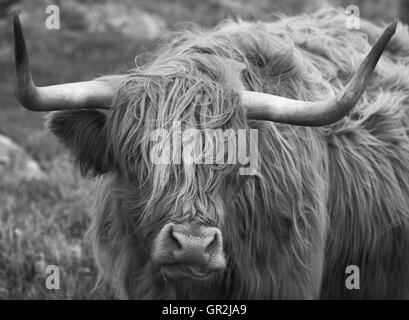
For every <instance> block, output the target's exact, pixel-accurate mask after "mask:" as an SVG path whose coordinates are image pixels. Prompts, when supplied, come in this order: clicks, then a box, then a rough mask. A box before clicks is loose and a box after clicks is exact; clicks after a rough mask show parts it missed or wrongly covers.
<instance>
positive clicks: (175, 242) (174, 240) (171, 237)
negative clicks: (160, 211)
mask: <svg viewBox="0 0 409 320" xmlns="http://www.w3.org/2000/svg"><path fill="white" fill-rule="evenodd" d="M168 232H169V233H168V238H169V243H170V244H171V245H172V247H173V248H174V249H182V248H183V246H182V244H181V243H180V241H179V239H178V238H177V236H176V234H175V231H174V230H173V227H170V228H169V231H168Z"/></svg>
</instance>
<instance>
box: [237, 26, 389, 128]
mask: <svg viewBox="0 0 409 320" xmlns="http://www.w3.org/2000/svg"><path fill="white" fill-rule="evenodd" d="M396 26H397V22H394V23H392V24H391V25H389V26H388V27H387V28H386V29H385V31H384V33H383V34H382V36H381V37H380V38H379V39H378V41H377V42H376V43H375V45H374V46H373V47H372V49H371V51H370V52H369V53H368V55H367V56H366V57H365V59H364V61H363V62H362V63H361V65H360V66H359V68H358V70H357V71H356V72H355V74H354V76H353V77H352V78H351V80H350V81H349V82H348V84H347V85H346V86H345V88H344V89H343V90H342V91H341V92H340V93H339V94H338V95H337V96H336V97H332V98H329V99H327V100H323V101H317V102H306V101H300V100H293V99H287V98H283V97H279V96H275V95H270V94H265V93H260V92H253V91H243V92H242V94H241V99H242V103H243V104H244V105H245V106H246V107H247V117H248V118H249V119H257V120H268V121H275V122H281V123H288V124H294V125H302V126H324V125H328V124H331V123H335V122H337V121H338V120H340V119H341V118H342V117H344V116H345V115H346V114H347V113H348V112H349V111H350V110H351V109H352V108H353V107H354V106H355V104H356V103H357V102H358V100H359V98H360V97H361V95H362V93H363V91H364V90H365V87H366V85H367V84H368V82H369V78H370V76H371V75H372V73H373V71H374V69H375V66H376V64H377V62H378V60H379V58H380V57H381V55H382V53H383V51H384V50H385V47H386V45H387V44H388V42H389V40H390V39H391V38H392V36H393V34H394V33H395V30H396Z"/></svg>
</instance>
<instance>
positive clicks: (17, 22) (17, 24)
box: [13, 11, 21, 30]
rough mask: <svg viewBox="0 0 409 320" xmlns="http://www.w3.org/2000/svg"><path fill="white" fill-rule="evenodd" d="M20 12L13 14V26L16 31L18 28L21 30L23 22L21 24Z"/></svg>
mask: <svg viewBox="0 0 409 320" xmlns="http://www.w3.org/2000/svg"><path fill="white" fill-rule="evenodd" d="M18 15H19V12H18V11H14V12H13V26H14V30H15V29H16V28H18V27H20V28H21V22H20V17H19V16H18Z"/></svg>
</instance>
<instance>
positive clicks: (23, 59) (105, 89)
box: [14, 14, 122, 111]
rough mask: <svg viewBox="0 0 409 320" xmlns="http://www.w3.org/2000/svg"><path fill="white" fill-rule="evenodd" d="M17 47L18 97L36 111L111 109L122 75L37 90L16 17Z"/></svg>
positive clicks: (15, 34)
mask: <svg viewBox="0 0 409 320" xmlns="http://www.w3.org/2000/svg"><path fill="white" fill-rule="evenodd" d="M14 44H15V62H16V87H15V90H16V96H17V99H18V100H19V101H20V103H21V104H22V105H23V106H24V107H25V108H27V109H29V110H32V111H53V110H69V109H82V108H93V109H109V107H110V104H111V102H112V99H113V97H114V96H115V94H116V91H117V90H118V88H119V84H120V81H119V80H120V78H121V77H122V76H116V77H110V78H107V79H99V80H93V81H83V82H75V83H66V84H60V85H54V86H48V87H36V86H35V84H34V82H33V80H32V78H31V72H30V65H29V60H28V55H27V49H26V43H25V41H24V36H23V30H22V28H21V23H20V19H19V17H18V15H17V14H14Z"/></svg>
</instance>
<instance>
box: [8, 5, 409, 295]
mask: <svg viewBox="0 0 409 320" xmlns="http://www.w3.org/2000/svg"><path fill="white" fill-rule="evenodd" d="M396 26H397V25H396V23H395V24H392V25H391V26H390V27H388V28H387V29H386V31H385V32H384V33H383V35H382V36H381V34H382V29H381V28H379V27H377V26H375V25H374V24H372V23H369V22H366V21H361V29H360V30H348V29H347V28H345V16H344V12H343V11H338V10H334V9H327V10H324V11H320V12H318V13H316V14H314V15H312V16H307V15H305V16H298V17H293V18H283V19H281V20H279V21H274V22H257V23H250V22H245V21H230V20H229V21H226V22H224V23H222V24H220V25H219V26H218V27H217V28H215V29H214V30H210V31H201V30H199V29H193V30H188V31H183V32H180V33H177V34H175V35H173V36H172V37H171V38H170V40H168V41H166V43H165V44H164V45H163V46H162V48H161V49H160V50H159V52H157V54H156V55H155V57H154V58H153V59H152V61H150V62H149V63H148V64H147V65H145V66H143V67H137V68H136V69H134V70H131V71H130V72H129V73H127V74H125V75H116V76H107V77H103V78H99V79H96V80H93V81H88V82H81V83H71V84H64V85H56V86H50V87H36V86H35V85H34V84H33V82H32V80H31V75H30V71H29V65H28V58H27V54H26V51H25V50H26V49H25V44H24V39H23V35H22V32H21V27H20V23H19V21H18V18H17V17H16V18H15V38H16V68H17V85H16V89H17V96H18V98H19V100H20V102H21V103H22V104H23V105H24V106H25V107H26V108H29V109H31V110H34V111H51V110H59V111H57V112H54V113H51V114H50V116H49V118H48V127H49V129H50V130H51V132H52V133H54V134H55V135H56V136H57V137H58V138H59V139H60V140H61V142H62V143H63V144H64V145H65V146H66V147H67V148H68V149H69V150H70V151H71V153H72V154H73V155H74V157H75V159H76V162H77V163H78V165H79V167H80V169H81V171H82V172H83V173H84V174H86V173H91V174H94V175H97V176H99V192H98V195H97V198H96V201H95V202H96V209H95V213H94V216H93V223H92V227H91V229H90V236H91V238H92V241H93V245H94V253H95V258H96V262H97V265H98V268H99V283H101V284H102V283H105V282H109V283H111V284H112V285H113V286H114V287H115V288H116V289H117V291H118V295H119V296H120V297H123V298H137V299H139V298H143V299H150V298H164V299H168V298H169V299H173V298H232V299H241V298H247V299H249V298H250V299H254V298H259V299H289V298H296V299H310V298H405V297H406V298H408V297H409V108H408V106H409V60H408V56H409V35H408V29H407V27H406V26H403V25H399V28H398V29H397V30H398V31H397V32H396V34H395V36H394V37H393V38H392V39H391V41H390V43H389V45H388V47H387V48H386V45H387V43H388V41H389V39H390V38H391V37H392V35H393V34H394V32H395V28H396ZM380 36H381V37H380ZM379 37H380V38H379ZM377 38H379V40H378V41H377V42H376V43H375V41H376V39H377ZM371 45H373V49H372V50H371V52H370V53H369V55H368V56H367V57H366V58H365V54H366V53H367V52H368V51H369V50H370V47H371ZM384 50H385V54H384V56H383V57H382V58H381V59H380V61H379V65H378V67H377V69H376V71H375V72H373V71H374V68H375V65H376V63H377V62H378V59H379V58H380V56H381V54H382V52H383V51H384ZM361 61H363V63H362V64H361V65H359V63H360V62H361ZM355 70H356V72H355ZM372 72H373V75H372V76H371V74H372ZM366 86H367V89H366V91H365V92H364V89H365V87H366ZM354 106H355V108H354V109H353V110H351V109H352V108H353V107H354ZM91 109H110V111H109V112H107V113H101V112H99V111H96V110H91ZM61 110H65V111H61ZM175 123H179V124H181V125H182V128H184V129H186V128H196V129H197V130H199V131H200V130H205V129H209V128H210V129H224V130H226V129H234V130H236V129H237V130H238V129H250V128H252V129H257V130H258V150H259V151H258V158H259V159H258V167H257V170H256V172H255V173H254V174H253V175H246V176H245V175H240V174H239V169H240V166H239V165H234V164H214V165H210V164H198V163H194V164H187V163H184V162H183V163H181V164H175V163H171V164H153V163H152V159H151V157H150V152H151V151H152V150H151V149H152V147H153V142H152V139H151V137H152V133H153V132H154V131H155V130H157V129H166V130H167V131H166V132H168V133H169V135H171V134H172V133H173V131H174V130H175ZM235 132H236V131H235ZM157 146H158V145H157ZM159 147H160V148H161V147H163V148H162V151H163V152H168V151H169V150H167V151H166V150H165V149H164V145H161V144H160V143H159ZM210 148H212V146H210ZM203 152H204V153H205V152H206V151H203ZM349 265H356V266H357V267H359V269H360V289H359V290H356V289H355V290H350V289H348V288H346V285H345V279H346V277H347V276H348V274H347V273H346V269H347V267H348V266H349Z"/></svg>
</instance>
